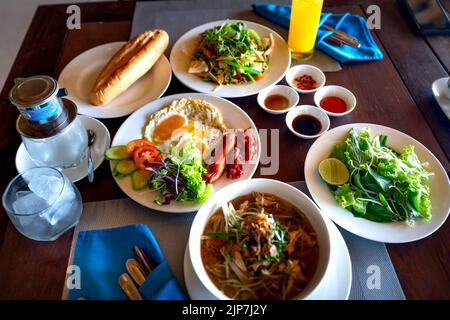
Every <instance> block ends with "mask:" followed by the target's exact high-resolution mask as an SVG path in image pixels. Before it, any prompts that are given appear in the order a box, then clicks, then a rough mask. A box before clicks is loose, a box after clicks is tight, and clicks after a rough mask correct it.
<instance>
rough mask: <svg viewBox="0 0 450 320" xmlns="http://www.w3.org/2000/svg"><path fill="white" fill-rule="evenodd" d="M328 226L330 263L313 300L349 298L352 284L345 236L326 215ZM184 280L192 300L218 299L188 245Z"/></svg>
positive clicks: (314, 293)
mask: <svg viewBox="0 0 450 320" xmlns="http://www.w3.org/2000/svg"><path fill="white" fill-rule="evenodd" d="M324 220H325V222H326V224H327V228H328V230H329V232H330V240H331V253H330V261H331V263H330V265H329V267H328V270H327V272H326V273H325V278H324V280H323V282H322V283H321V284H320V285H319V287H317V289H315V291H314V292H313V293H312V294H311V296H310V299H311V300H347V299H348V297H349V295H350V289H351V285H352V265H351V261H350V254H349V252H348V249H347V245H346V244H345V241H344V238H342V235H341V233H340V232H339V230H338V229H337V228H336V226H335V225H334V223H333V222H332V221H331V220H330V219H328V218H327V217H324ZM184 281H185V283H186V288H187V291H188V294H189V297H190V298H191V299H192V300H216V299H217V298H216V297H215V296H214V295H213V294H211V293H210V292H209V291H208V290H207V289H206V288H205V286H204V285H203V284H202V283H201V281H200V279H199V278H198V276H197V275H196V274H195V271H194V267H193V266H192V262H191V259H190V255H189V247H188V246H186V250H185V252H184Z"/></svg>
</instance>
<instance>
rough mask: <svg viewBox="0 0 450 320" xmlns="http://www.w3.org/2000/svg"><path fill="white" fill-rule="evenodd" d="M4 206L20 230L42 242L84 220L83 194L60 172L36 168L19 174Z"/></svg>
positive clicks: (4, 200) (6, 197)
mask: <svg viewBox="0 0 450 320" xmlns="http://www.w3.org/2000/svg"><path fill="white" fill-rule="evenodd" d="M2 202H3V207H4V208H5V210H6V213H7V214H8V216H9V218H10V219H11V222H12V223H13V224H14V226H15V227H16V229H17V230H18V231H19V232H20V233H22V234H23V235H24V236H26V237H28V238H30V239H33V240H39V241H51V240H55V239H57V238H58V237H59V236H61V235H62V234H63V233H64V232H65V231H67V230H68V229H70V228H72V227H73V226H75V225H76V224H78V221H79V219H80V216H81V213H82V211H83V204H82V201H81V196H80V193H79V192H78V190H77V188H76V187H75V186H74V185H73V184H72V182H71V181H70V180H69V179H68V178H67V177H66V176H64V175H63V174H62V173H61V172H60V171H58V170H57V169H54V168H49V167H35V168H31V169H29V170H27V171H25V172H24V173H22V174H20V175H18V176H16V177H15V178H14V179H13V180H11V182H10V183H9V184H8V186H7V187H6V190H5V192H4V193H3V198H2Z"/></svg>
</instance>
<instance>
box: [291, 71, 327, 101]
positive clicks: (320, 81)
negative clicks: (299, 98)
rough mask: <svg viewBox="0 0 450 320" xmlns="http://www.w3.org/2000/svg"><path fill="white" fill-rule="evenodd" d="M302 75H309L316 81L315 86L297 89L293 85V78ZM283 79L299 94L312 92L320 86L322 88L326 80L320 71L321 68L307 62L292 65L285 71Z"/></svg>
mask: <svg viewBox="0 0 450 320" xmlns="http://www.w3.org/2000/svg"><path fill="white" fill-rule="evenodd" d="M302 75H308V76H311V77H312V78H313V79H314V80H315V81H316V82H317V83H316V87H315V88H314V89H311V90H302V89H299V88H298V87H297V86H296V85H295V81H294V80H295V78H297V77H299V76H302ZM285 79H286V82H287V83H288V85H289V86H290V87H292V88H293V89H294V90H296V91H297V92H299V93H301V94H308V93H313V92H315V91H317V90H319V89H320V88H322V87H323V86H324V85H325V81H326V78H325V74H324V73H323V72H322V70H320V69H319V68H317V67H314V66H311V65H309V64H299V65H296V66H294V67H291V68H290V69H289V70H288V71H287V72H286V76H285Z"/></svg>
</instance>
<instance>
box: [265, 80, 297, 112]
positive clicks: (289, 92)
mask: <svg viewBox="0 0 450 320" xmlns="http://www.w3.org/2000/svg"><path fill="white" fill-rule="evenodd" d="M271 95H281V96H283V97H285V98H286V99H288V101H289V106H288V107H287V108H285V109H281V110H275V109H269V108H268V107H266V104H265V100H266V98H267V97H269V96H271ZM257 100H258V104H259V106H260V107H261V108H262V109H263V110H264V111H266V112H268V113H271V114H283V113H286V112H288V111H289V109H291V108H293V107H295V106H296V105H297V104H298V102H299V96H298V93H297V92H296V91H295V90H294V89H292V88H290V87H288V86H282V85H277V86H272V87H269V88H267V89H264V90H262V91H260V92H259V93H258V98H257Z"/></svg>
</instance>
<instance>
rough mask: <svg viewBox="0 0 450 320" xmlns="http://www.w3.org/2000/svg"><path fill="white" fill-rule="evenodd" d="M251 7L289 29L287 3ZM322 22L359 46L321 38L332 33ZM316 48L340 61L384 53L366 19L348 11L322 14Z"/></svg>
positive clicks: (355, 59) (377, 55) (374, 58)
mask: <svg viewBox="0 0 450 320" xmlns="http://www.w3.org/2000/svg"><path fill="white" fill-rule="evenodd" d="M253 9H254V10H255V12H256V13H257V14H258V15H260V16H261V17H263V18H265V19H267V20H270V21H272V22H274V23H276V24H278V25H280V26H282V27H284V28H287V29H288V28H289V21H290V17H291V7H290V6H282V5H275V4H254V5H253ZM323 24H326V25H328V26H330V27H333V28H335V29H339V30H342V31H344V32H346V33H348V34H350V35H352V36H354V37H356V38H358V41H359V43H360V44H361V47H360V48H355V47H352V46H349V45H345V44H344V45H342V46H338V45H336V44H333V43H331V42H329V41H324V40H325V38H326V37H328V36H329V35H331V34H333V32H332V31H329V30H327V29H325V28H324V27H322V25H323ZM315 47H316V48H317V49H319V50H321V51H323V52H325V53H326V54H328V55H330V56H331V57H333V58H334V59H336V60H338V61H339V62H341V63H344V62H348V61H358V60H359V61H361V60H380V59H382V58H383V53H382V52H381V50H380V49H379V48H378V46H377V44H376V43H375V41H374V40H373V37H372V35H371V34H370V31H369V29H368V28H367V24H366V21H365V20H364V19H363V18H362V17H360V16H357V15H352V14H349V13H345V14H333V13H322V15H321V17H320V24H319V30H318V32H317V38H316V45H315Z"/></svg>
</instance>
